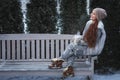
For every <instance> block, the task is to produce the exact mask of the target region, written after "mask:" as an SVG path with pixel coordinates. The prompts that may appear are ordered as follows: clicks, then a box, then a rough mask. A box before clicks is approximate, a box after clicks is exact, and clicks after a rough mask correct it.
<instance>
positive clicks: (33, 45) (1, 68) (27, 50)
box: [0, 34, 97, 79]
mask: <svg viewBox="0 0 120 80" xmlns="http://www.w3.org/2000/svg"><path fill="white" fill-rule="evenodd" d="M73 36H74V35H67V34H61V35H58V34H0V75H30V74H32V75H41V76H46V75H47V76H53V75H54V76H62V71H63V69H64V68H65V64H66V62H65V63H64V64H63V68H62V69H48V65H49V64H50V61H51V60H50V59H52V58H56V57H59V56H60V55H61V53H62V52H63V51H64V50H65V48H66V46H67V45H68V44H69V43H70V42H71V39H72V37H73ZM89 57H90V56H89ZM90 58H91V64H90V65H87V64H85V60H86V56H81V57H80V58H79V59H76V62H75V64H74V67H75V68H74V69H75V75H86V76H89V77H90V79H92V76H93V74H94V60H96V59H97V57H90Z"/></svg>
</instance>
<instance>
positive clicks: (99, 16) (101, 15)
mask: <svg viewBox="0 0 120 80" xmlns="http://www.w3.org/2000/svg"><path fill="white" fill-rule="evenodd" d="M93 10H94V11H95V13H96V16H97V19H98V20H102V19H104V18H105V17H107V13H106V11H105V10H104V9H103V8H95V9H93Z"/></svg>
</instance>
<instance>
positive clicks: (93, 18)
mask: <svg viewBox="0 0 120 80" xmlns="http://www.w3.org/2000/svg"><path fill="white" fill-rule="evenodd" d="M90 19H91V20H93V21H95V20H96V19H97V16H96V13H95V11H94V10H93V11H92V13H91V14H90Z"/></svg>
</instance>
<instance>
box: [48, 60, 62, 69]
mask: <svg viewBox="0 0 120 80" xmlns="http://www.w3.org/2000/svg"><path fill="white" fill-rule="evenodd" d="M51 62H52V64H51V65H49V68H50V69H52V68H62V63H63V62H64V60H63V59H59V58H54V59H52V60H51Z"/></svg>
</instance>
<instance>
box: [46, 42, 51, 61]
mask: <svg viewBox="0 0 120 80" xmlns="http://www.w3.org/2000/svg"><path fill="white" fill-rule="evenodd" d="M49 51H50V43H49V40H46V58H47V59H49V58H50V52H49Z"/></svg>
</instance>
